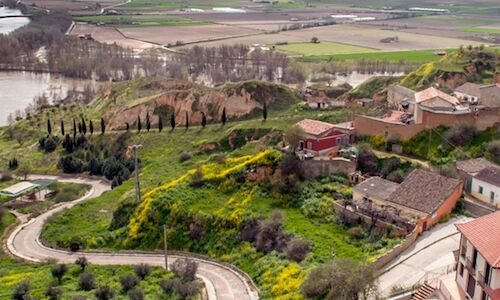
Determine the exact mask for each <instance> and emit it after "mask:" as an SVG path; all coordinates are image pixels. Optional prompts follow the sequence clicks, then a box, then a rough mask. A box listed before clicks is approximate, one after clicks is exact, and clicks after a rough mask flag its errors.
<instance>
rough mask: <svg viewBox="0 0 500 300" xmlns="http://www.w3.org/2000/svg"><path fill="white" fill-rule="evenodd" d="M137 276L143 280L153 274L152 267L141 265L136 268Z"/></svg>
mask: <svg viewBox="0 0 500 300" xmlns="http://www.w3.org/2000/svg"><path fill="white" fill-rule="evenodd" d="M134 271H135V274H136V275H137V276H138V277H139V278H140V279H141V280H142V279H144V278H146V276H148V275H149V274H151V267H150V266H149V265H148V264H139V265H136V266H135V267H134Z"/></svg>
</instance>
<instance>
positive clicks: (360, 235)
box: [347, 226, 365, 240]
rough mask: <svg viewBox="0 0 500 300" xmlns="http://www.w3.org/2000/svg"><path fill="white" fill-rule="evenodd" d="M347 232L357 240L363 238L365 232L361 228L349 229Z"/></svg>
mask: <svg viewBox="0 0 500 300" xmlns="http://www.w3.org/2000/svg"><path fill="white" fill-rule="evenodd" d="M347 232H348V233H349V235H350V236H352V237H353V238H355V239H358V240H359V239H362V238H364V237H365V232H364V230H363V228H362V227H361V226H356V227H353V228H350V229H349V230H348V231H347Z"/></svg>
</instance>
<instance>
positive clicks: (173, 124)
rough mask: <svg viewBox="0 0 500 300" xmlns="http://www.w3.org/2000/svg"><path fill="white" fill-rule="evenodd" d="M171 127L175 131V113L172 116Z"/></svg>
mask: <svg viewBox="0 0 500 300" xmlns="http://www.w3.org/2000/svg"><path fill="white" fill-rule="evenodd" d="M170 127H172V130H174V129H175V115H174V114H173V113H172V115H171V116H170Z"/></svg>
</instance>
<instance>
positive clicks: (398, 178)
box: [386, 170, 405, 183]
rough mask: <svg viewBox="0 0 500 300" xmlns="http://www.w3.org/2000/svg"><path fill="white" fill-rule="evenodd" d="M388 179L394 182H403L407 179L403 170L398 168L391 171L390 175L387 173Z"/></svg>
mask: <svg viewBox="0 0 500 300" xmlns="http://www.w3.org/2000/svg"><path fill="white" fill-rule="evenodd" d="M386 179H387V180H390V181H392V182H396V183H401V182H403V180H405V177H404V175H403V172H402V171H401V170H396V171H393V172H391V173H390V174H389V175H387V178H386Z"/></svg>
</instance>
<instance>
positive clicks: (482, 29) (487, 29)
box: [459, 26, 500, 34]
mask: <svg viewBox="0 0 500 300" xmlns="http://www.w3.org/2000/svg"><path fill="white" fill-rule="evenodd" d="M459 30H460V31H463V32H474V33H487V34H500V27H493V26H478V27H462V28H459Z"/></svg>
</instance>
